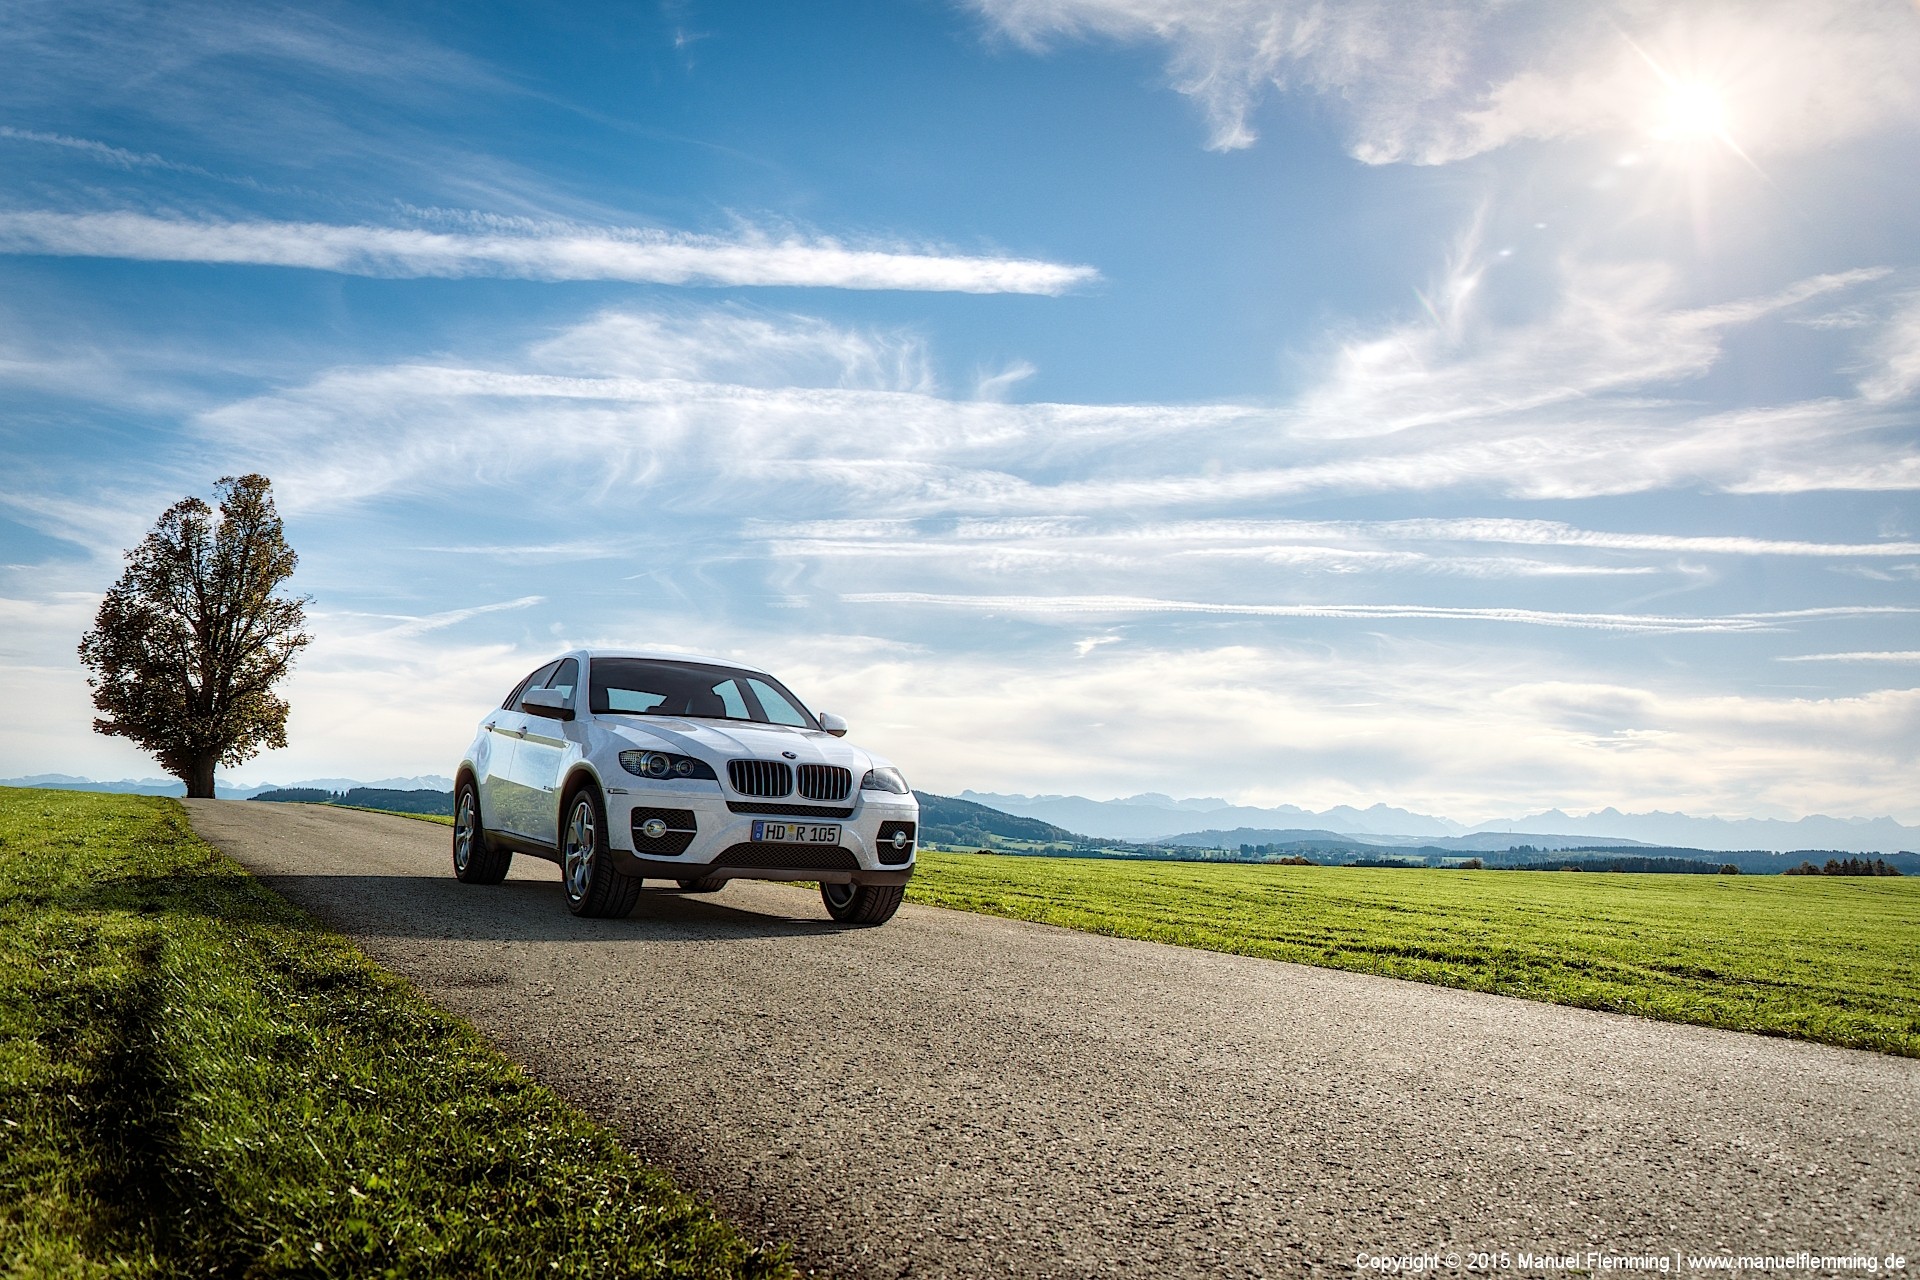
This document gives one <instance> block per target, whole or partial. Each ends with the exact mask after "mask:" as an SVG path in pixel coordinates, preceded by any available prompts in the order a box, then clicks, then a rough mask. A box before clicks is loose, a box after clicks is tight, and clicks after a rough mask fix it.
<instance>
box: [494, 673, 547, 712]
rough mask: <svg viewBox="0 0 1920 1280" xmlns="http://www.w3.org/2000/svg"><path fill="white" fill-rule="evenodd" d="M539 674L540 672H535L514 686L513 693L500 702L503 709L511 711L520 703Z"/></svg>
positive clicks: (522, 678)
mask: <svg viewBox="0 0 1920 1280" xmlns="http://www.w3.org/2000/svg"><path fill="white" fill-rule="evenodd" d="M539 674H540V673H539V672H538V671H534V672H531V673H529V674H527V675H525V676H523V677H521V679H520V683H519V684H517V685H515V686H513V692H512V693H510V694H508V695H507V696H506V697H504V698H502V699H501V700H500V707H501V709H502V710H510V709H511V708H512V707H513V705H514V704H515V703H517V702H519V701H520V695H521V694H523V693H525V692H526V691H527V686H528V685H530V684H532V683H533V677H534V676H537V675H539Z"/></svg>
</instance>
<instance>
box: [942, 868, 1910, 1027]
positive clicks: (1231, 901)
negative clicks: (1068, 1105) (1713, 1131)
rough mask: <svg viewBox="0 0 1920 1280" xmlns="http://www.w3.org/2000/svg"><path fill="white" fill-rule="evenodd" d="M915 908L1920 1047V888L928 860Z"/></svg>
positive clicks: (1679, 1017)
mask: <svg viewBox="0 0 1920 1280" xmlns="http://www.w3.org/2000/svg"><path fill="white" fill-rule="evenodd" d="M907 898H908V900H909V901H912V902H923V903H927V904H929V905H932V906H937V907H953V908H958V909H961V910H965V911H978V912H983V913H985V914H988V915H998V916H1008V917H1011V918H1013V919H1016V920H1034V921H1039V922H1042V923H1045V924H1056V925H1064V926H1066V927H1068V928H1073V929H1081V930H1085V931H1087V932H1091V933H1103V934H1109V935H1112V936H1116V937H1124V938H1141V939H1145V940H1148V941H1153V942H1171V943H1176V944H1178V945H1181V946H1187V947H1201V948H1204V949H1206V950H1209V951H1226V952H1232V953H1234V954H1237V955H1247V956H1262V957H1266V958H1268V959H1274V960H1293V961H1298V962H1300V963H1303V964H1312V965H1321V966H1324V967H1326V968H1333V969H1353V970H1358V971H1360V972H1363V973H1377V974H1384V975H1386V976H1388V977H1394V978H1410V979H1413V980H1415V981H1418V982H1431V983H1435V984H1438V985H1440V986H1448V987H1464V988H1467V989H1469V990H1474V991H1492V992H1497V993H1499V994H1501V995H1510V996H1521V997H1524V998H1526V999H1529V1000H1545V1001H1551V1002H1553V1003H1556V1004H1569V1005H1578V1006H1580V1007H1582V1008H1587V1009H1609V1010H1613V1011H1616V1012H1619V1013H1630V1014H1638V1015H1640V1016H1643V1017H1648V1018H1661V1019H1665V1020H1667V1021H1671V1022H1692V1023H1699V1024H1701V1025H1704V1026H1711V1027H1726V1028H1729V1029H1732V1030H1736V1031H1752V1032H1758V1033H1760V1034H1763V1035H1775V1036H1791V1037H1795V1038H1799V1039H1804V1040H1817V1041H1822V1042H1824V1043H1827V1044H1837V1045H1848V1046H1852V1047H1856V1048H1862V1049H1877V1050H1880V1051H1882V1052H1886V1053H1895V1054H1903V1055H1905V1056H1908V1057H1920V879H1906V878H1900V879H1893V878H1881V879H1854V878H1837V877H1836V878H1829V877H1825V876H1692V875H1620V874H1610V873H1598V874H1589V873H1568V872H1551V871H1440V870H1375V869H1369V868H1350V867H1280V866H1223V865H1219V864H1205V863H1174V862H1158V863H1134V862H1115V861H1102V860H1092V859H1076V858H1025V857H1005V856H981V855H978V854H963V853H934V852H927V851H922V853H921V854H920V860H919V870H918V871H917V872H916V873H915V875H914V877H913V881H912V883H911V885H910V886H909V887H908V890H907Z"/></svg>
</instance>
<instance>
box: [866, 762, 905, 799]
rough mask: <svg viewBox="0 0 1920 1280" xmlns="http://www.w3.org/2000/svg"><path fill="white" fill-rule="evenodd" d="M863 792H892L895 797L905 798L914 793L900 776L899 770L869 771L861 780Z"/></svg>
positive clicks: (881, 769) (882, 769)
mask: <svg viewBox="0 0 1920 1280" xmlns="http://www.w3.org/2000/svg"><path fill="white" fill-rule="evenodd" d="M860 789H861V790H862V791H891V792H892V793H893V794H894V795H897V796H904V795H907V794H908V793H909V792H911V791H912V788H911V787H909V786H907V780H906V779H905V778H903V777H901V776H900V771H899V770H898V769H888V768H879V769H869V770H867V776H866V777H864V778H862V779H860Z"/></svg>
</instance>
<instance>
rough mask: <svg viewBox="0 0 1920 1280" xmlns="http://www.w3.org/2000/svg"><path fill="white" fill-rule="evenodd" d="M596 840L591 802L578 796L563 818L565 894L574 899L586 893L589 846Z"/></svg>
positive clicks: (590, 862)
mask: <svg viewBox="0 0 1920 1280" xmlns="http://www.w3.org/2000/svg"><path fill="white" fill-rule="evenodd" d="M596 843H598V832H596V831H595V829H594V821H593V803H592V802H591V801H590V800H588V799H587V797H585V796H581V797H580V799H579V800H578V801H576V802H575V804H574V806H573V816H572V817H571V818H569V819H568V820H567V843H566V847H565V849H564V850H563V855H564V857H565V866H566V873H567V896H568V897H569V898H572V899H573V900H574V901H575V902H578V901H580V899H582V898H584V897H586V896H587V888H588V886H590V885H591V884H592V883H593V849H594V845H595V844H596Z"/></svg>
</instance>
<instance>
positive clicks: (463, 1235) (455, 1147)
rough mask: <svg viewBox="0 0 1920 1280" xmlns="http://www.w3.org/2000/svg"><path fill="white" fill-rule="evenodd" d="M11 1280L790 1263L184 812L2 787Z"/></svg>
mask: <svg viewBox="0 0 1920 1280" xmlns="http://www.w3.org/2000/svg"><path fill="white" fill-rule="evenodd" d="M0 1274H4V1275H6V1276H9V1277H16V1276H41V1275H49V1276H50V1275H59V1276H75V1277H91V1276H100V1277H106V1276H113V1277H128V1278H143V1277H164V1276H176V1275H206V1276H241V1275H245V1276H249V1277H267V1276H290V1275H301V1276H368V1275H383V1276H472V1275H495V1274H499V1275H521V1276H531V1275H540V1276H589V1275H591V1276H609V1275H618V1276H686V1277H694V1276H783V1275H789V1274H791V1271H790V1268H789V1267H788V1266H787V1264H786V1262H785V1260H784V1258H783V1257H782V1256H781V1255H779V1254H769V1253H765V1252H762V1251H759V1250H756V1249H755V1248H753V1247H752V1246H751V1245H750V1244H749V1243H748V1242H747V1241H745V1240H744V1239H743V1238H742V1237H741V1236H740V1235H739V1234H738V1233H737V1232H735V1231H734V1230H733V1229H732V1228H731V1227H729V1226H728V1225H726V1224H725V1223H723V1222H721V1221H719V1220H718V1219H716V1218H715V1217H714V1215H713V1214H712V1213H711V1212H710V1211H709V1210H708V1209H707V1208H706V1207H704V1206H703V1205H701V1204H700V1203H699V1202H697V1201H695V1200H694V1199H692V1198H691V1197H689V1196H687V1195H685V1194H684V1193H682V1192H680V1191H679V1190H677V1189H676V1188H675V1187H674V1186H673V1185H672V1184H670V1183H669V1182H668V1181H667V1180H666V1178H665V1177H664V1176H663V1175H661V1174H659V1173H657V1172H655V1171H652V1170H649V1169H647V1168H645V1167H644V1166H642V1165H640V1164H639V1163H637V1162H636V1161H635V1160H634V1159H633V1158H632V1157H631V1156H629V1155H628V1154H626V1153H625V1152H624V1151H623V1150H622V1149H621V1148H620V1147H619V1146H618V1145H617V1144H616V1143H615V1142H614V1140H613V1139H612V1137H611V1136H610V1135H609V1134H607V1133H606V1132H605V1131H603V1130H601V1129H599V1128H598V1127H596V1126H595V1125H593V1124H591V1123H590V1122H588V1121H587V1120H586V1119H585V1118H584V1117H583V1116H581V1115H580V1114H579V1113H578V1112H576V1111H575V1110H573V1109H572V1108H571V1107H570V1106H568V1105H567V1104H566V1103H564V1102H562V1101H561V1100H560V1099H559V1098H557V1097H555V1096H554V1095H553V1094H551V1093H550V1092H548V1091H547V1090H545V1089H544V1088H542V1087H540V1086H538V1085H536V1084H534V1083H532V1082H531V1081H530V1080H529V1079H528V1077H526V1076H525V1075H523V1074H522V1073H521V1072H520V1071H519V1070H518V1069H517V1068H516V1067H514V1066H512V1065H511V1064H510V1063H508V1062H507V1061H506V1060H505V1059H503V1058H501V1057H500V1056H499V1055H498V1054H496V1053H495V1052H493V1051H492V1050H491V1049H489V1048H488V1047H487V1046H486V1045H485V1044H484V1043H483V1042H482V1041H481V1040H480V1039H479V1037H478V1036H477V1035H476V1034H475V1033H474V1032H473V1031H472V1030H471V1028H469V1027H468V1026H467V1025H466V1024H464V1023H462V1022H460V1021H458V1020H456V1019H454V1018H451V1017H449V1016H447V1015H445V1014H442V1013H439V1012H437V1011H436V1010H434V1009H432V1008H431V1007H429V1006H428V1005H427V1004H426V1003H425V1002H423V1001H422V1000H421V999H420V998H419V997H418V996H417V995H416V994H415V993H414V992H413V991H412V989H411V988H409V987H407V986H406V985H405V984H404V983H402V982H400V981H399V980H398V979H396V978H393V977H391V976H389V975H387V974H385V973H384V972H382V971H381V970H379V969H377V968H376V967H374V966H373V965H372V964H371V963H370V962H369V961H367V960H366V959H365V958H364V957H362V956H361V955H360V954H359V953H358V952H357V951H355V950H354V949H353V948H352V947H351V946H350V945H349V944H347V943H346V942H345V941H344V940H342V939H340V938H338V937H336V936H334V935H332V934H329V933H327V932H326V931H324V930H323V929H321V928H320V927H319V926H318V925H316V924H315V923H314V922H313V921H312V920H311V919H310V918H308V917H307V916H305V915H303V914H302V913H300V912H299V911H297V910H295V909H294V908H293V907H291V906H289V905H288V904H287V903H286V902H284V901H283V900H281V899H280V898H278V897H276V896H275V895H273V894H272V893H270V892H268V891H267V890H266V889H265V888H263V887H262V886H261V885H260V884H259V883H258V882H256V881H255V880H253V879H252V878H251V877H249V876H248V875H246V874H245V872H243V871H242V870H240V868H238V867H237V866H235V865H234V864H233V863H232V862H230V861H228V860H227V859H225V858H224V857H222V856H221V855H220V854H218V853H217V852H216V851H214V850H213V849H212V848H211V847H209V846H208V845H206V844H204V843H202V842H201V841H200V840H198V839H197V838H196V837H195V836H194V835H193V834H192V832H191V831H190V830H189V828H188V826H187V823H186V818H185V814H184V812H183V810H182V809H181V807H180V806H179V804H177V803H176V802H174V801H171V800H162V799H152V798H146V797H135V796H113V795H96V794H80V793H75V792H54V791H40V790H16V789H0Z"/></svg>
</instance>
